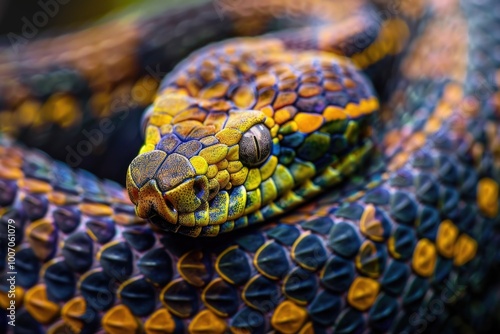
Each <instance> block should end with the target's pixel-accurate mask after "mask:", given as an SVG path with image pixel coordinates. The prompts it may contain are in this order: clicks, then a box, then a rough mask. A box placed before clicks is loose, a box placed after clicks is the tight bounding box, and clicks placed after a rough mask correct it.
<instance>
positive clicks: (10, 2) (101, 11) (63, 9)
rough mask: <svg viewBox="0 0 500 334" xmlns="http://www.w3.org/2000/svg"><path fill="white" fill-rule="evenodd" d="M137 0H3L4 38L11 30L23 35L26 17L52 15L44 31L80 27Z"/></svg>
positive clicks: (0, 24) (0, 22)
mask: <svg viewBox="0 0 500 334" xmlns="http://www.w3.org/2000/svg"><path fill="white" fill-rule="evenodd" d="M133 2H136V1H133V0H122V1H116V0H90V1H89V0H0V34H1V41H2V42H5V41H6V39H7V38H6V36H7V34H8V33H14V34H20V33H21V32H22V29H23V26H24V25H25V20H26V19H27V20H29V21H30V22H32V21H36V20H40V21H39V22H40V23H42V22H44V21H45V19H44V16H46V17H48V18H50V19H48V20H46V21H47V22H46V23H45V24H40V25H38V26H39V29H40V32H43V31H46V30H50V29H56V30H58V29H67V28H76V27H79V26H81V25H84V24H86V23H89V22H92V21H94V20H96V19H97V18H100V17H102V16H105V15H107V14H109V13H111V12H113V11H116V10H117V9H120V8H123V7H126V6H127V5H129V4H131V3H133ZM41 13H43V14H41ZM44 14H45V15H44ZM7 42H8V40H7Z"/></svg>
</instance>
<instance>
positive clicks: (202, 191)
mask: <svg viewBox="0 0 500 334" xmlns="http://www.w3.org/2000/svg"><path fill="white" fill-rule="evenodd" d="M193 192H194V194H195V195H196V197H198V198H199V199H201V200H206V199H207V197H208V182H207V180H206V178H204V177H197V178H196V179H195V181H194V184H193Z"/></svg>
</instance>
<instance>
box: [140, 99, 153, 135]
mask: <svg viewBox="0 0 500 334" xmlns="http://www.w3.org/2000/svg"><path fill="white" fill-rule="evenodd" d="M152 114H153V105H150V106H149V107H147V108H146V110H144V113H143V114H142V117H141V134H142V137H143V138H145V137H146V128H147V127H148V123H149V119H150V118H151V115H152Z"/></svg>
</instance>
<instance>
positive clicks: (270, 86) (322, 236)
mask: <svg viewBox="0 0 500 334" xmlns="http://www.w3.org/2000/svg"><path fill="white" fill-rule="evenodd" d="M249 4H251V2H246V5H249ZM496 7H498V5H497V4H496V3H494V2H493V1H490V2H489V3H476V2H471V3H468V2H465V3H464V4H463V7H460V6H459V5H458V4H457V3H455V2H453V1H450V2H449V3H447V4H445V5H443V4H442V3H438V4H434V6H430V7H429V11H430V14H429V16H428V17H427V18H426V20H427V22H426V23H425V26H424V28H425V29H419V30H420V31H421V33H420V34H419V35H418V36H417V37H416V39H415V40H414V42H412V43H411V44H410V45H407V46H405V45H406V44H405V42H406V41H408V29H401V28H404V27H409V26H410V25H412V23H411V22H412V18H415V17H419V15H421V14H422V13H423V10H418V8H417V10H416V9H415V8H413V7H412V9H413V10H416V13H415V12H414V11H406V10H405V8H404V6H403V7H399V10H398V12H399V13H400V15H402V16H404V17H405V20H402V19H401V18H394V17H389V18H388V19H387V21H385V22H384V23H380V22H379V21H378V19H377V15H375V14H376V13H379V14H381V12H380V11H372V10H371V9H369V8H368V9H366V8H365V9H363V11H364V12H360V10H361V9H359V8H357V9H354V8H352V7H349V8H350V9H349V10H346V11H342V15H344V16H345V17H347V18H350V19H348V20H347V21H340V22H338V25H337V27H329V28H328V29H327V30H323V29H321V28H317V29H307V28H306V29H304V30H298V31H294V32H293V33H290V32H277V33H273V34H272V35H267V36H264V37H258V38H256V39H238V40H231V41H227V42H222V44H216V45H213V46H208V47H206V48H205V49H203V50H200V51H199V52H197V53H196V54H194V55H192V56H190V57H189V58H187V59H186V60H185V61H184V62H183V63H181V64H179V65H178V67H177V68H176V69H175V70H174V71H173V72H172V73H171V74H169V75H168V76H167V78H166V79H165V80H164V81H163V83H162V85H161V87H160V90H159V92H158V94H157V95H158V97H157V98H156V100H155V103H154V104H153V106H152V107H151V108H149V110H148V111H147V112H146V113H145V123H144V124H145V126H144V127H143V129H144V132H145V144H144V146H143V148H142V149H141V152H140V155H139V156H138V157H137V158H136V159H135V160H134V161H133V162H132V163H131V165H130V167H129V174H128V180H127V182H128V189H127V190H128V194H127V190H124V189H123V188H122V187H120V186H119V185H118V184H115V183H113V182H109V181H100V180H99V179H97V178H96V177H95V176H94V175H92V174H90V173H88V172H85V171H82V170H77V171H75V170H72V169H70V168H69V167H68V166H66V165H65V164H63V163H60V162H56V161H54V160H52V159H50V158H48V157H47V156H46V155H44V154H42V153H40V152H38V151H33V150H29V149H26V148H24V147H22V146H20V145H19V144H15V143H14V142H13V141H12V140H10V139H9V138H7V137H6V136H2V137H0V189H1V190H2V191H1V192H0V215H1V225H0V226H1V227H2V230H1V234H2V238H1V239H0V242H1V243H2V244H1V248H0V251H1V252H3V253H2V256H1V258H2V259H3V262H1V263H0V264H1V266H2V270H3V273H4V275H3V277H2V281H1V283H0V284H1V286H0V287H1V293H0V304H1V306H2V312H5V311H4V310H5V309H6V308H7V306H8V305H9V303H10V302H11V300H12V299H11V298H10V297H9V295H8V294H9V284H8V281H7V280H6V278H7V277H6V276H9V275H10V274H8V272H9V271H10V270H13V269H15V270H16V274H15V277H16V290H15V299H13V300H15V304H16V306H17V310H16V327H15V330H16V331H18V332H30V333H31V332H44V331H52V332H60V331H74V332H85V333H94V332H99V331H106V332H110V333H138V332H146V333H172V332H177V333H181V332H191V333H225V332H233V333H247V332H251V333H267V332H270V331H273V330H274V331H276V332H279V333H313V332H314V333H331V332H335V333H364V332H371V331H373V332H394V333H401V332H406V333H412V332H424V331H432V332H435V331H438V330H439V331H441V332H445V331H446V330H448V331H450V332H453V331H454V329H453V327H452V324H453V321H448V320H449V319H450V318H453V316H455V314H454V312H456V313H457V314H459V313H460V314H461V313H464V311H461V310H459V311H457V310H454V308H453V306H454V305H458V306H459V307H458V308H460V300H461V299H462V298H464V297H468V296H470V295H471V287H474V286H480V285H481V284H483V282H484V281H485V279H486V278H485V277H487V274H488V273H489V271H490V269H491V268H492V266H494V264H495V262H496V261H497V260H498V250H497V249H496V248H497V247H496V246H497V245H498V240H499V239H498V235H499V234H498V231H497V228H498V223H499V218H500V217H499V212H498V199H499V195H498V182H499V180H500V174H499V170H498V166H499V164H498V162H499V161H500V156H499V154H500V153H499V151H500V150H499V147H500V133H499V130H498V127H497V124H498V116H499V115H500V112H499V111H498V110H499V109H498V98H497V93H496V92H497V84H496V82H495V81H494V79H492V78H491V77H488V76H486V74H487V73H489V72H491V71H493V70H496V67H497V66H496V64H497V62H498V61H497V60H496V59H494V57H493V56H491V57H492V58H488V57H490V53H488V52H486V51H487V48H488V47H489V46H490V45H492V43H493V40H492V39H488V38H486V37H484V34H485V33H484V30H485V29H487V27H491V26H495V24H498V22H500V18H498V17H497V16H496V15H498V10H494V9H496ZM262 8H265V7H262ZM284 8H286V6H284ZM387 8H389V7H387ZM243 12H245V11H243ZM247 13H248V12H247ZM311 13H312V14H317V15H320V13H316V12H314V11H311ZM326 13H328V12H327V11H324V15H326ZM363 13H364V14H363ZM391 13H393V12H392V11H391ZM250 14H252V12H250ZM382 14H383V13H382ZM382 14H381V15H382ZM483 14H484V15H483ZM263 16H265V15H263ZM326 16H327V15H326ZM242 17H244V15H242ZM318 17H319V16H318ZM478 17H479V18H480V19H478ZM372 20H373V21H372ZM242 22H243V23H245V22H247V23H248V21H245V20H243V21H242ZM372 22H378V23H379V24H376V25H375V26H376V27H378V28H379V29H376V30H375V31H376V33H375V34H373V30H372V29H371V27H373V25H372V24H371V23H372ZM446 22H447V23H446ZM353 25H354V26H355V27H360V26H361V27H362V28H360V29H359V30H356V29H352V26H353ZM395 26H396V27H398V28H399V29H397V30H396V29H394V27H395ZM346 27H348V28H346ZM485 27H486V28H485ZM342 28H344V30H342ZM389 28H390V29H389ZM335 31H343V33H339V34H335V33H334V32H335ZM466 31H469V37H470V39H471V40H474V41H475V42H474V43H468V42H467V39H466V36H465V34H466ZM438 34H446V37H447V38H443V40H442V42H441V43H439V44H438V45H436V46H432V44H431V47H429V48H428V49H425V46H426V45H428V43H429V42H428V41H434V40H436V38H432V37H433V36H434V37H435V36H437V35H438ZM360 36H361V37H370V36H371V38H360ZM402 51H406V55H405V58H404V59H403V61H402V62H400V63H399V62H396V63H395V64H394V66H398V67H397V68H398V69H397V70H396V71H395V73H394V74H393V73H392V71H394V69H393V68H391V73H389V72H387V67H386V66H387V65H388V64H387V63H384V59H385V60H387V59H388V58H390V57H391V56H392V55H393V54H399V53H400V52H402ZM339 53H340V54H341V55H346V56H349V57H350V58H351V60H349V59H346V58H343V57H342V56H341V55H339ZM423 59H429V60H431V59H432V61H423ZM351 61H352V62H354V63H356V64H357V65H358V66H360V67H362V68H363V69H365V71H364V72H365V74H361V73H360V72H358V71H357V70H355V68H354V65H352V63H351ZM382 65H383V66H382ZM214 69H215V70H214ZM384 70H385V71H386V72H384ZM384 73H387V75H389V74H390V75H391V76H394V77H393V78H392V79H393V80H392V82H390V81H387V80H382V81H380V82H382V83H381V85H382V86H380V87H378V84H380V82H379V80H378V79H379V78H380V76H381V74H384ZM382 76H383V75H382ZM385 79H387V78H385ZM369 80H372V81H373V83H374V85H375V86H376V88H377V89H378V90H379V92H380V93H381V95H382V96H383V95H384V94H387V93H389V96H390V97H389V98H388V99H387V101H385V100H384V101H382V104H381V106H380V111H377V108H378V102H377V101H376V100H374V93H373V91H372V88H371V84H370V82H369ZM388 82H389V84H387V83H388ZM339 92H340V93H339ZM248 110H250V111H248ZM377 119H379V121H377ZM268 140H269V141H272V145H270V146H269V147H270V149H269V155H267V153H266V147H267V146H266V145H267V144H268ZM257 145H258V149H257ZM243 152H246V153H243ZM273 161H274V162H273ZM278 166H282V167H278ZM269 180H272V182H270V181H269ZM266 184H267V185H266ZM273 185H274V188H273ZM320 192H321V193H322V194H321V195H318V194H319V193H320ZM128 195H130V199H131V200H132V202H131V201H130V200H129V198H128V197H129V196H128ZM254 195H255V196H254ZM256 195H258V196H256ZM313 195H318V196H316V197H314V199H312V201H309V203H308V204H306V205H302V206H300V207H297V205H298V204H301V203H302V202H303V201H304V200H307V199H310V197H311V196H313ZM252 196H253V197H252ZM224 203H225V204H224ZM202 208H203V210H201V209H202ZM193 212H194V213H193ZM135 213H137V214H138V215H139V216H143V217H146V216H148V217H149V216H150V215H153V216H151V217H150V221H147V220H144V219H142V218H139V217H138V216H137V215H136V214H135ZM262 220H265V223H262ZM150 223H153V224H150ZM249 225H251V226H249ZM11 226H15V231H16V233H15V237H14V238H12V239H14V240H13V241H12V240H10V239H9V238H8V234H9V229H12V227H11ZM242 227H245V228H242ZM165 229H167V230H169V231H164V230H165ZM232 230H234V231H232ZM172 231H174V232H178V233H171V232H172ZM225 232H227V233H225ZM182 234H187V235H188V236H184V235H182ZM205 235H212V236H215V235H216V236H215V237H214V238H205V237H202V236H205ZM192 236H199V237H198V238H193V237H192ZM9 241H10V242H13V243H14V244H15V253H16V261H15V264H14V268H11V267H9V265H10V264H9V263H8V262H7V261H8V258H7V255H8V248H7V247H10V245H8V242H9ZM494 293H497V292H496V290H491V292H490V294H491V295H494ZM464 309H469V308H467V307H464ZM465 313H467V312H465ZM5 315H6V314H5ZM463 318H464V319H467V318H470V317H468V315H467V314H466V315H465V316H464V317H463ZM5 319H8V318H7V317H5V316H4V314H2V320H1V321H2V323H0V324H1V325H2V326H4V327H3V328H2V332H3V329H7V330H9V331H13V329H14V328H13V327H7V326H8V325H7V324H6V323H5Z"/></svg>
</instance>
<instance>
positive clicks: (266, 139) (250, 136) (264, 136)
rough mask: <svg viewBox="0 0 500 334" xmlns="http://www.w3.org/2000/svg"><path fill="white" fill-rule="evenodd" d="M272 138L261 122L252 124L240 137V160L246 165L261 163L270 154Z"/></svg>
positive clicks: (251, 165) (253, 165)
mask: <svg viewBox="0 0 500 334" xmlns="http://www.w3.org/2000/svg"><path fill="white" fill-rule="evenodd" d="M272 145H273V139H272V137H271V133H270V132H269V129H268V128H266V127H265V126H264V125H263V124H258V125H254V126H252V127H251V128H250V129H249V130H248V131H247V132H245V134H243V137H242V138H241V139H240V160H241V162H242V163H243V164H244V165H246V166H248V167H255V166H257V165H260V164H261V163H263V162H264V161H265V160H266V159H267V157H269V155H270V154H271V148H272Z"/></svg>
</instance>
